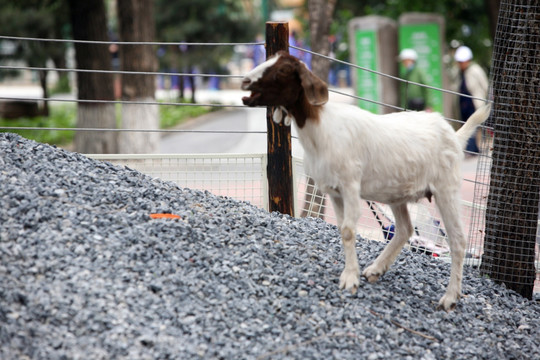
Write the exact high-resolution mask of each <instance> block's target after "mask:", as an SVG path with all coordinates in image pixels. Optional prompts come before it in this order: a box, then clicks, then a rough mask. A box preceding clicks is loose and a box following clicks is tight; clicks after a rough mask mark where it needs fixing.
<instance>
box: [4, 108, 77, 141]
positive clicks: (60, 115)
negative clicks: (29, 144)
mask: <svg viewBox="0 0 540 360" xmlns="http://www.w3.org/2000/svg"><path fill="white" fill-rule="evenodd" d="M76 118H77V106H76V105H75V104H62V105H55V106H51V107H50V113H49V116H48V117H47V116H36V117H30V118H26V117H25V118H18V119H2V118H0V126H9V127H45V128H47V127H53V128H73V127H75V125H76V122H77V119H76ZM0 131H2V132H14V133H17V134H20V135H21V136H23V137H25V138H27V139H31V140H35V141H38V142H42V143H47V144H54V145H64V144H68V143H70V142H71V141H72V140H73V135H74V134H75V132H74V131H64V130H62V131H60V130H51V131H43V130H6V129H2V130H0Z"/></svg>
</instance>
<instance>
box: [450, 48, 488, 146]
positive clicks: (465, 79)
mask: <svg viewBox="0 0 540 360" xmlns="http://www.w3.org/2000/svg"><path fill="white" fill-rule="evenodd" d="M454 59H455V60H456V62H457V63H458V66H459V70H460V85H459V92H460V93H461V94H464V95H471V96H473V97H475V98H477V99H471V98H470V97H467V96H460V97H459V111H460V114H461V120H463V121H465V120H467V119H468V118H469V117H470V116H471V115H472V114H473V113H474V111H475V110H476V109H478V108H479V107H481V106H482V105H483V104H484V101H483V100H481V99H486V97H487V93H488V86H489V82H488V78H487V75H486V73H485V71H484V69H482V67H481V66H480V65H478V64H477V63H475V62H473V61H472V59H473V53H472V51H471V49H470V48H468V47H467V46H460V47H458V48H457V50H456V53H455V55H454ZM481 140H482V132H481V131H480V129H478V130H477V131H476V134H475V135H473V136H472V137H471V138H470V139H469V142H468V143H467V148H466V149H465V150H466V151H467V152H469V153H479V152H480V151H479V147H478V146H479V145H480V144H481Z"/></svg>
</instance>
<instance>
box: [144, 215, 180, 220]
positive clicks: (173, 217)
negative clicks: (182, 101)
mask: <svg viewBox="0 0 540 360" xmlns="http://www.w3.org/2000/svg"><path fill="white" fill-rule="evenodd" d="M150 217H151V218H152V219H180V215H175V214H150Z"/></svg>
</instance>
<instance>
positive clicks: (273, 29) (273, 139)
mask: <svg viewBox="0 0 540 360" xmlns="http://www.w3.org/2000/svg"><path fill="white" fill-rule="evenodd" d="M280 50H283V51H286V52H289V24H288V23H286V22H267V23H266V57H267V58H268V57H270V56H272V55H274V54H275V53H277V52H278V51H280ZM272 112H273V107H268V108H267V110H266V126H267V140H268V142H267V144H268V149H267V150H268V153H267V154H268V167H267V171H266V174H267V178H268V210H269V211H279V212H280V213H282V214H289V215H290V216H294V193H293V177H292V155H291V128H290V126H285V125H283V123H281V124H276V123H274V121H272Z"/></svg>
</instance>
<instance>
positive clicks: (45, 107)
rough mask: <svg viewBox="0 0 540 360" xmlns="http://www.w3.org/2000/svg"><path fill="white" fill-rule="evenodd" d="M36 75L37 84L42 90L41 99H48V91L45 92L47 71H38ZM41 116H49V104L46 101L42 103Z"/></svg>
mask: <svg viewBox="0 0 540 360" xmlns="http://www.w3.org/2000/svg"><path fill="white" fill-rule="evenodd" d="M38 73H39V83H40V85H41V89H42V90H43V98H45V99H47V98H48V97H49V91H48V90H47V70H40V71H38ZM41 115H43V116H49V102H48V101H47V100H45V101H43V109H42V110H41Z"/></svg>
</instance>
